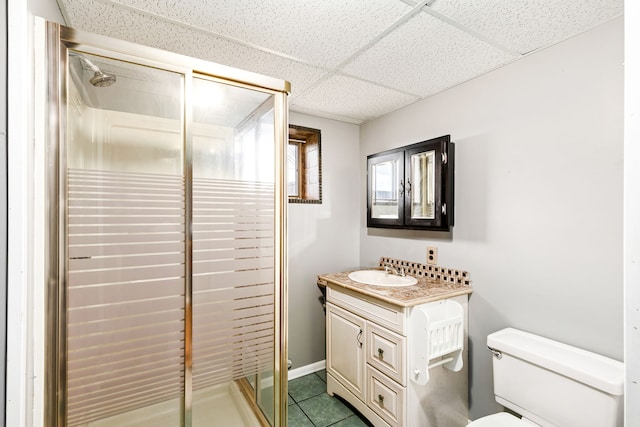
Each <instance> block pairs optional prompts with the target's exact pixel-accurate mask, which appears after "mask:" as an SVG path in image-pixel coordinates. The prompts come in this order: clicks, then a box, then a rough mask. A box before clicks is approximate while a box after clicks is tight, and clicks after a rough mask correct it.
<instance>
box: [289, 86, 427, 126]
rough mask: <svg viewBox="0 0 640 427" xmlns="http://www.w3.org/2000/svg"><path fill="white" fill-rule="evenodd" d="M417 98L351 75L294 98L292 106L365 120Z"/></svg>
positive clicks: (293, 107)
mask: <svg viewBox="0 0 640 427" xmlns="http://www.w3.org/2000/svg"><path fill="white" fill-rule="evenodd" d="M417 99H418V98H417V97H415V96H411V95H408V94H405V93H402V92H397V91H394V90H391V89H386V88H383V87H381V86H378V85H374V84H371V83H367V82H363V81H361V80H357V79H354V78H351V77H346V76H341V75H336V76H333V77H331V78H329V79H327V80H325V81H323V82H322V83H320V84H319V85H318V86H316V87H314V88H313V89H311V90H309V91H308V92H306V93H304V94H302V95H301V96H298V97H295V98H293V99H292V100H291V107H292V109H296V108H298V107H299V108H300V109H301V110H302V109H304V110H305V111H309V110H315V111H321V112H325V113H332V114H335V115H340V116H344V117H351V118H354V119H357V120H360V121H365V120H369V119H373V118H375V117H379V116H381V115H382V114H385V113H387V112H390V111H393V110H397V109H398V108H400V107H403V106H405V105H408V104H410V103H412V102H415V101H416V100H417Z"/></svg>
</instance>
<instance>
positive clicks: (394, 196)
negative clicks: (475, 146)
mask: <svg viewBox="0 0 640 427" xmlns="http://www.w3.org/2000/svg"><path fill="white" fill-rule="evenodd" d="M453 161H454V144H453V143H451V141H450V137H449V135H445V136H442V137H439V138H434V139H430V140H427V141H422V142H419V143H417V144H412V145H408V146H405V147H400V148H396V149H393V150H388V151H384V152H382V153H377V154H372V155H370V156H368V157H367V173H368V180H367V190H368V191H367V194H368V199H367V226H368V227H388V228H413V229H431V230H439V231H448V230H449V229H450V227H451V226H453V172H454V164H453Z"/></svg>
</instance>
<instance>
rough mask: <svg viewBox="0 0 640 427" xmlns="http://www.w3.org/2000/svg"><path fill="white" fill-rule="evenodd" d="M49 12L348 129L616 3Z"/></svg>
mask: <svg viewBox="0 0 640 427" xmlns="http://www.w3.org/2000/svg"><path fill="white" fill-rule="evenodd" d="M421 1H422V0H421ZM58 2H59V4H60V6H61V10H62V11H63V14H64V16H65V19H67V24H68V25H69V26H71V27H75V28H78V29H83V30H85V31H90V32H94V33H98V34H105V35H108V36H111V37H114V38H119V39H123V40H128V41H132V42H135V43H138V44H142V45H148V46H153V47H156V48H160V49H165V50H169V51H173V52H178V53H182V54H185V55H189V56H193V57H197V58H202V59H205V60H208V61H212V62H216V63H220V64H224V65H228V66H232V67H236V68H240V69H243V70H248V71H253V72H257V73H260V74H265V75H268V76H272V77H276V78H280V79H285V80H288V81H290V82H291V85H292V96H291V97H290V100H291V102H292V104H291V105H292V109H294V110H297V111H303V112H306V113H308V114H318V115H322V116H325V117H335V118H340V119H345V120H346V121H352V122H356V123H359V122H361V121H364V120H368V119H371V118H373V117H377V116H380V115H383V114H386V113H388V112H391V111H393V110H395V109H397V108H399V107H401V106H403V105H406V104H408V103H410V102H412V101H414V100H415V99H417V98H423V97H427V96H430V95H432V94H434V93H437V92H440V91H442V90H445V89H447V88H449V87H452V86H455V85H457V84H459V83H462V82H464V81H466V80H469V79H472V78H474V77H476V76H478V75H480V74H483V73H486V72H487V71H490V70H492V69H495V68H497V67H500V66H502V65H505V64H507V63H509V62H511V61H513V60H515V59H517V58H518V57H521V56H522V55H520V54H518V53H517V52H520V53H521V54H525V53H528V52H530V51H532V50H535V49H540V48H543V47H546V46H548V45H549V44H552V43H557V42H559V41H562V40H563V39H566V38H568V37H571V36H573V35H575V34H578V33H580V32H583V31H586V30H588V29H590V28H593V27H595V26H596V25H598V24H601V23H603V22H605V21H607V20H610V19H612V18H614V17H616V16H619V15H621V14H623V0H518V1H513V0H435V1H434V0H431V1H430V2H429V3H430V4H431V7H424V8H423V9H422V12H420V11H418V9H415V6H416V3H417V2H416V0H411V1H410V0H323V1H315V2H314V1H311V0H164V1H159V0H58ZM419 4H424V3H423V2H421V3H419ZM415 12H417V15H415V16H414V17H413V18H410V14H413V13H415ZM347 61H351V62H347ZM345 63H346V65H345V66H344V67H343V66H342V65H343V64H345ZM326 76H334V77H332V78H327V80H326V81H325V80H323V79H325V78H326ZM349 76H354V77H355V79H350V78H349ZM363 80H364V81H363ZM365 81H366V82H369V83H366V82H365Z"/></svg>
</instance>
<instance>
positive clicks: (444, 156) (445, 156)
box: [442, 153, 447, 165]
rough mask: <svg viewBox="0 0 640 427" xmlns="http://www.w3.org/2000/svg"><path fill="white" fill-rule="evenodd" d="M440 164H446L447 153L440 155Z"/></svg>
mask: <svg viewBox="0 0 640 427" xmlns="http://www.w3.org/2000/svg"><path fill="white" fill-rule="evenodd" d="M442 164H445V165H446V164H447V153H442Z"/></svg>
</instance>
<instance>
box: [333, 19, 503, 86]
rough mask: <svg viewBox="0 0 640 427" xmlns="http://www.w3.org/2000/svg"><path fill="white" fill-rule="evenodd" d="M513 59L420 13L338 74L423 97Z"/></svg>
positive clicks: (466, 34)
mask: <svg viewBox="0 0 640 427" xmlns="http://www.w3.org/2000/svg"><path fill="white" fill-rule="evenodd" d="M513 59H515V58H514V56H512V55H510V54H508V53H506V52H504V51H502V50H500V49H497V48H495V47H493V46H491V45H489V44H487V43H485V42H483V41H482V40H478V39H476V38H474V37H472V36H470V35H469V34H468V33H466V32H464V31H461V30H459V29H457V28H456V27H453V26H451V25H449V24H447V23H445V22H443V21H440V20H438V19H436V18H434V17H432V16H430V15H427V14H425V13H422V14H419V15H417V16H416V17H414V18H412V19H411V20H409V21H408V22H407V23H406V24H404V25H403V26H401V27H399V28H398V29H397V30H395V31H394V32H392V33H391V34H389V35H388V36H387V37H385V38H383V39H382V40H380V41H379V42H378V43H377V44H376V45H374V46H373V47H372V48H371V49H369V50H368V51H366V52H364V53H363V54H362V55H360V56H359V57H357V58H356V59H355V60H354V61H353V62H352V63H350V64H348V65H347V66H346V67H345V68H344V70H343V71H344V72H345V73H347V74H351V75H354V76H357V77H360V78H363V79H365V80H369V81H372V82H376V83H379V84H382V85H385V86H387V87H393V88H396V89H398V90H401V91H404V92H408V93H412V94H415V95H417V96H420V97H425V96H429V95H432V94H434V93H436V92H440V91H442V90H444V89H446V88H449V87H452V86H454V85H456V84H459V83H461V82H463V81H465V80H469V79H471V78H473V77H475V76H477V75H480V74H483V73H485V72H487V71H489V70H491V69H494V68H496V67H498V66H500V65H502V64H504V63H505V62H508V61H511V60H513Z"/></svg>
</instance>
